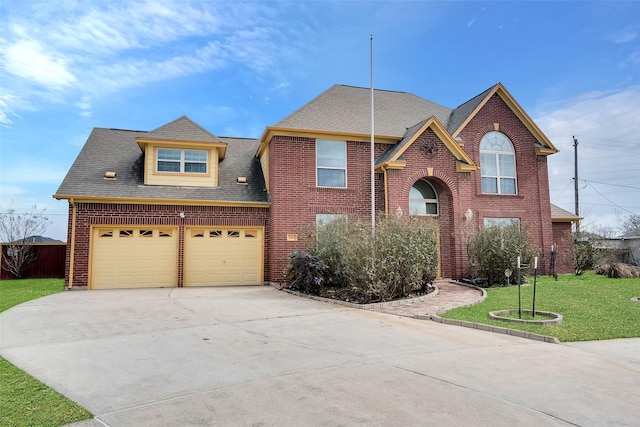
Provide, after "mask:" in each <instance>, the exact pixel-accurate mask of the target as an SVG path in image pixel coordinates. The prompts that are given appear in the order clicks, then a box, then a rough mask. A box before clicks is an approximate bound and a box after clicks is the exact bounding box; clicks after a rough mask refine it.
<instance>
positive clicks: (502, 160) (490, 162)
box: [480, 132, 517, 194]
mask: <svg viewBox="0 0 640 427" xmlns="http://www.w3.org/2000/svg"><path fill="white" fill-rule="evenodd" d="M480 173H481V176H482V192H483V193H485V194H517V186H516V155H515V150H514V148H513V144H512V143H511V140H510V139H509V138H508V137H507V136H506V135H505V134H503V133H502V132H489V133H488V134H486V135H485V136H483V137H482V141H480Z"/></svg>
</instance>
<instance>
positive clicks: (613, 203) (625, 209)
mask: <svg viewBox="0 0 640 427" xmlns="http://www.w3.org/2000/svg"><path fill="white" fill-rule="evenodd" d="M587 185H589V186H590V187H591V188H593V189H594V190H595V192H596V193H598V194H599V195H601V196H602V197H603V198H604V199H605V200H606V201H607V202H609V203H611V204H612V205H613V206H615V207H618V208H620V209H622V210H624V211H627V212H629V213H630V214H632V215H635V212H631V211H630V210H629V209H627V208H624V207H622V206H620V205H618V204H617V203H615V202H613V201H611V200H609V199H608V198H607V196H605V195H604V194H602V193H601V192H600V191H599V190H598V189H597V188H596V187H594V186H593V185H591V183H589V182H587Z"/></svg>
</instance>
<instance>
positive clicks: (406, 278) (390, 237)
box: [373, 215, 439, 301]
mask: <svg viewBox="0 0 640 427" xmlns="http://www.w3.org/2000/svg"><path fill="white" fill-rule="evenodd" d="M438 234H439V233H438V226H437V224H436V223H435V221H434V220H432V219H430V218H419V217H409V218H398V217H396V216H395V215H394V216H388V217H386V218H385V219H383V220H380V221H378V224H377V228H376V238H375V254H374V265H375V268H374V275H375V279H374V282H373V283H374V284H375V285H378V286H376V287H375V288H374V289H373V291H374V293H377V294H378V295H377V296H378V297H379V299H380V300H382V301H386V300H390V299H396V298H401V297H403V296H406V295H409V294H410V293H412V292H427V290H428V287H429V285H430V284H431V283H432V282H433V280H434V279H435V278H436V276H437V274H438ZM380 284H382V285H383V286H380Z"/></svg>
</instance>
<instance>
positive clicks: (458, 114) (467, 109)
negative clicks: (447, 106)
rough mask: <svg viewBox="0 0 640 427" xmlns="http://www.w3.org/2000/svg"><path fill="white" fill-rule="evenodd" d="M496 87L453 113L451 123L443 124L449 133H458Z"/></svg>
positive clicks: (462, 105)
mask: <svg viewBox="0 0 640 427" xmlns="http://www.w3.org/2000/svg"><path fill="white" fill-rule="evenodd" d="M494 87H495V86H491V87H490V88H489V89H487V90H485V91H484V92H482V93H480V94H478V95H476V96H474V97H473V98H471V99H470V100H468V101H467V102H465V103H463V104H461V105H459V106H458V107H456V108H454V109H453V110H452V111H451V117H449V122H448V123H444V122H442V124H443V125H444V126H445V127H446V128H447V131H448V132H449V133H450V134H453V132H455V131H456V129H458V128H459V127H460V125H462V123H464V121H465V120H467V118H468V117H469V116H470V115H471V113H473V112H474V111H475V109H476V108H477V107H478V105H480V104H481V103H482V101H484V99H485V98H486V97H487V95H488V94H489V93H490V92H491V91H492V90H493V88H494Z"/></svg>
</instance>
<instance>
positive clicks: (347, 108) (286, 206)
mask: <svg viewBox="0 0 640 427" xmlns="http://www.w3.org/2000/svg"><path fill="white" fill-rule="evenodd" d="M370 97H371V92H370V90H369V89H365V88H358V87H351V86H343V85H335V86H333V87H331V88H329V89H328V90H327V91H325V92H324V93H322V94H320V95H319V96H318V97H316V98H315V99H313V100H311V101H310V102H309V103H308V104H306V105H304V106H303V107H301V108H300V109H298V110H297V111H295V112H294V113H292V114H291V115H289V116H288V117H286V118H284V119H283V120H282V121H280V122H279V123H277V124H276V125H274V126H268V127H267V128H266V129H265V131H264V133H263V135H262V137H261V138H260V140H256V139H249V138H225V137H218V136H216V135H214V134H212V133H210V132H209V131H207V130H205V129H203V128H202V127H200V126H199V125H197V124H196V123H194V122H192V121H191V120H190V119H188V118H187V117H184V116H183V117H181V118H179V119H177V120H175V121H173V122H171V123H168V124H166V125H164V126H161V127H159V128H158V129H156V130H153V131H151V132H141V131H127V130H116V129H94V131H93V132H92V133H91V135H90V136H89V139H88V140H87V142H86V144H85V146H84V148H83V149H82V151H81V152H80V154H79V155H78V158H77V159H76V161H75V162H74V164H73V166H72V167H71V169H70V171H69V173H68V174H67V176H66V177H65V179H64V181H63V182H62V184H61V186H60V188H59V189H58V191H57V193H56V194H55V195H54V197H55V198H57V199H66V200H68V201H69V237H68V251H67V252H68V255H67V280H68V285H69V286H89V288H118V287H144V286H149V287H157V286H214V285H227V284H237V285H249V284H254V285H255V284H262V283H264V282H281V281H282V279H283V271H284V269H285V267H286V264H287V258H288V255H289V253H290V252H291V251H293V250H295V249H298V248H300V247H302V246H304V243H305V238H304V237H305V230H309V229H310V227H313V226H314V224H316V223H317V221H322V220H324V219H326V218H328V217H330V216H333V215H342V214H351V215H359V216H362V217H369V216H370V212H371V184H370V170H371V169H370V140H371V135H370V127H371V115H370V108H371V105H370ZM555 152H557V150H556V148H555V147H554V146H553V144H552V143H551V141H549V140H548V139H547V137H546V136H545V135H544V134H543V133H542V132H541V131H540V129H539V128H538V127H537V126H536V124H535V123H534V122H533V121H532V120H531V119H530V118H529V116H528V115H527V114H526V113H525V112H524V110H522V108H521V107H520V106H519V105H518V104H517V102H516V101H515V100H514V99H513V97H512V96H511V95H510V94H509V93H508V92H507V91H506V89H505V88H504V87H503V86H502V84H497V85H495V86H493V87H491V88H489V89H487V90H486V91H484V92H483V93H481V94H480V95H478V96H476V97H474V98H472V99H471V100H469V101H467V102H466V103H464V104H462V105H461V106H459V107H457V108H455V109H449V108H446V107H443V106H441V105H438V104H435V103H433V102H430V101H428V100H425V99H423V98H420V97H417V96H415V95H412V94H410V93H405V92H392V91H383V90H376V91H375V153H374V156H375V172H376V174H375V195H374V198H375V204H376V206H375V211H376V212H378V213H393V214H399V213H402V214H405V215H423V216H430V217H434V218H437V220H438V222H439V223H440V228H441V230H440V254H441V266H442V270H441V275H442V276H443V277H448V278H461V277H464V276H465V274H466V271H467V260H466V253H465V248H464V245H463V243H462V242H461V241H460V239H459V237H457V235H456V233H455V231H456V230H458V229H460V228H461V227H463V226H466V227H472V228H474V229H477V228H478V227H481V226H483V225H485V224H491V223H496V222H498V223H500V222H514V221H515V222H518V223H520V224H521V225H522V226H523V227H526V229H527V230H528V231H529V233H530V234H531V235H532V236H533V238H534V240H535V242H536V244H537V245H538V246H539V247H540V248H541V251H542V253H541V255H540V256H541V262H540V263H539V265H541V266H543V268H542V271H543V272H544V271H545V270H546V269H547V267H548V262H549V256H550V248H551V245H552V244H553V243H554V242H555V241H556V238H557V237H556V234H555V232H554V230H555V228H556V226H555V223H554V222H553V221H554V219H553V217H552V207H551V204H550V201H549V181H548V172H547V156H548V155H550V154H554V153H555ZM565 212H566V211H565ZM558 220H559V221H560V222H558V224H561V225H562V224H563V222H562V221H568V224H569V228H570V220H569V219H568V218H566V217H563V216H562V215H561V217H559V218H558ZM566 223H567V222H565V224H566ZM560 228H562V226H561V227H560ZM569 271H570V270H569ZM560 272H562V271H560Z"/></svg>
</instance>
